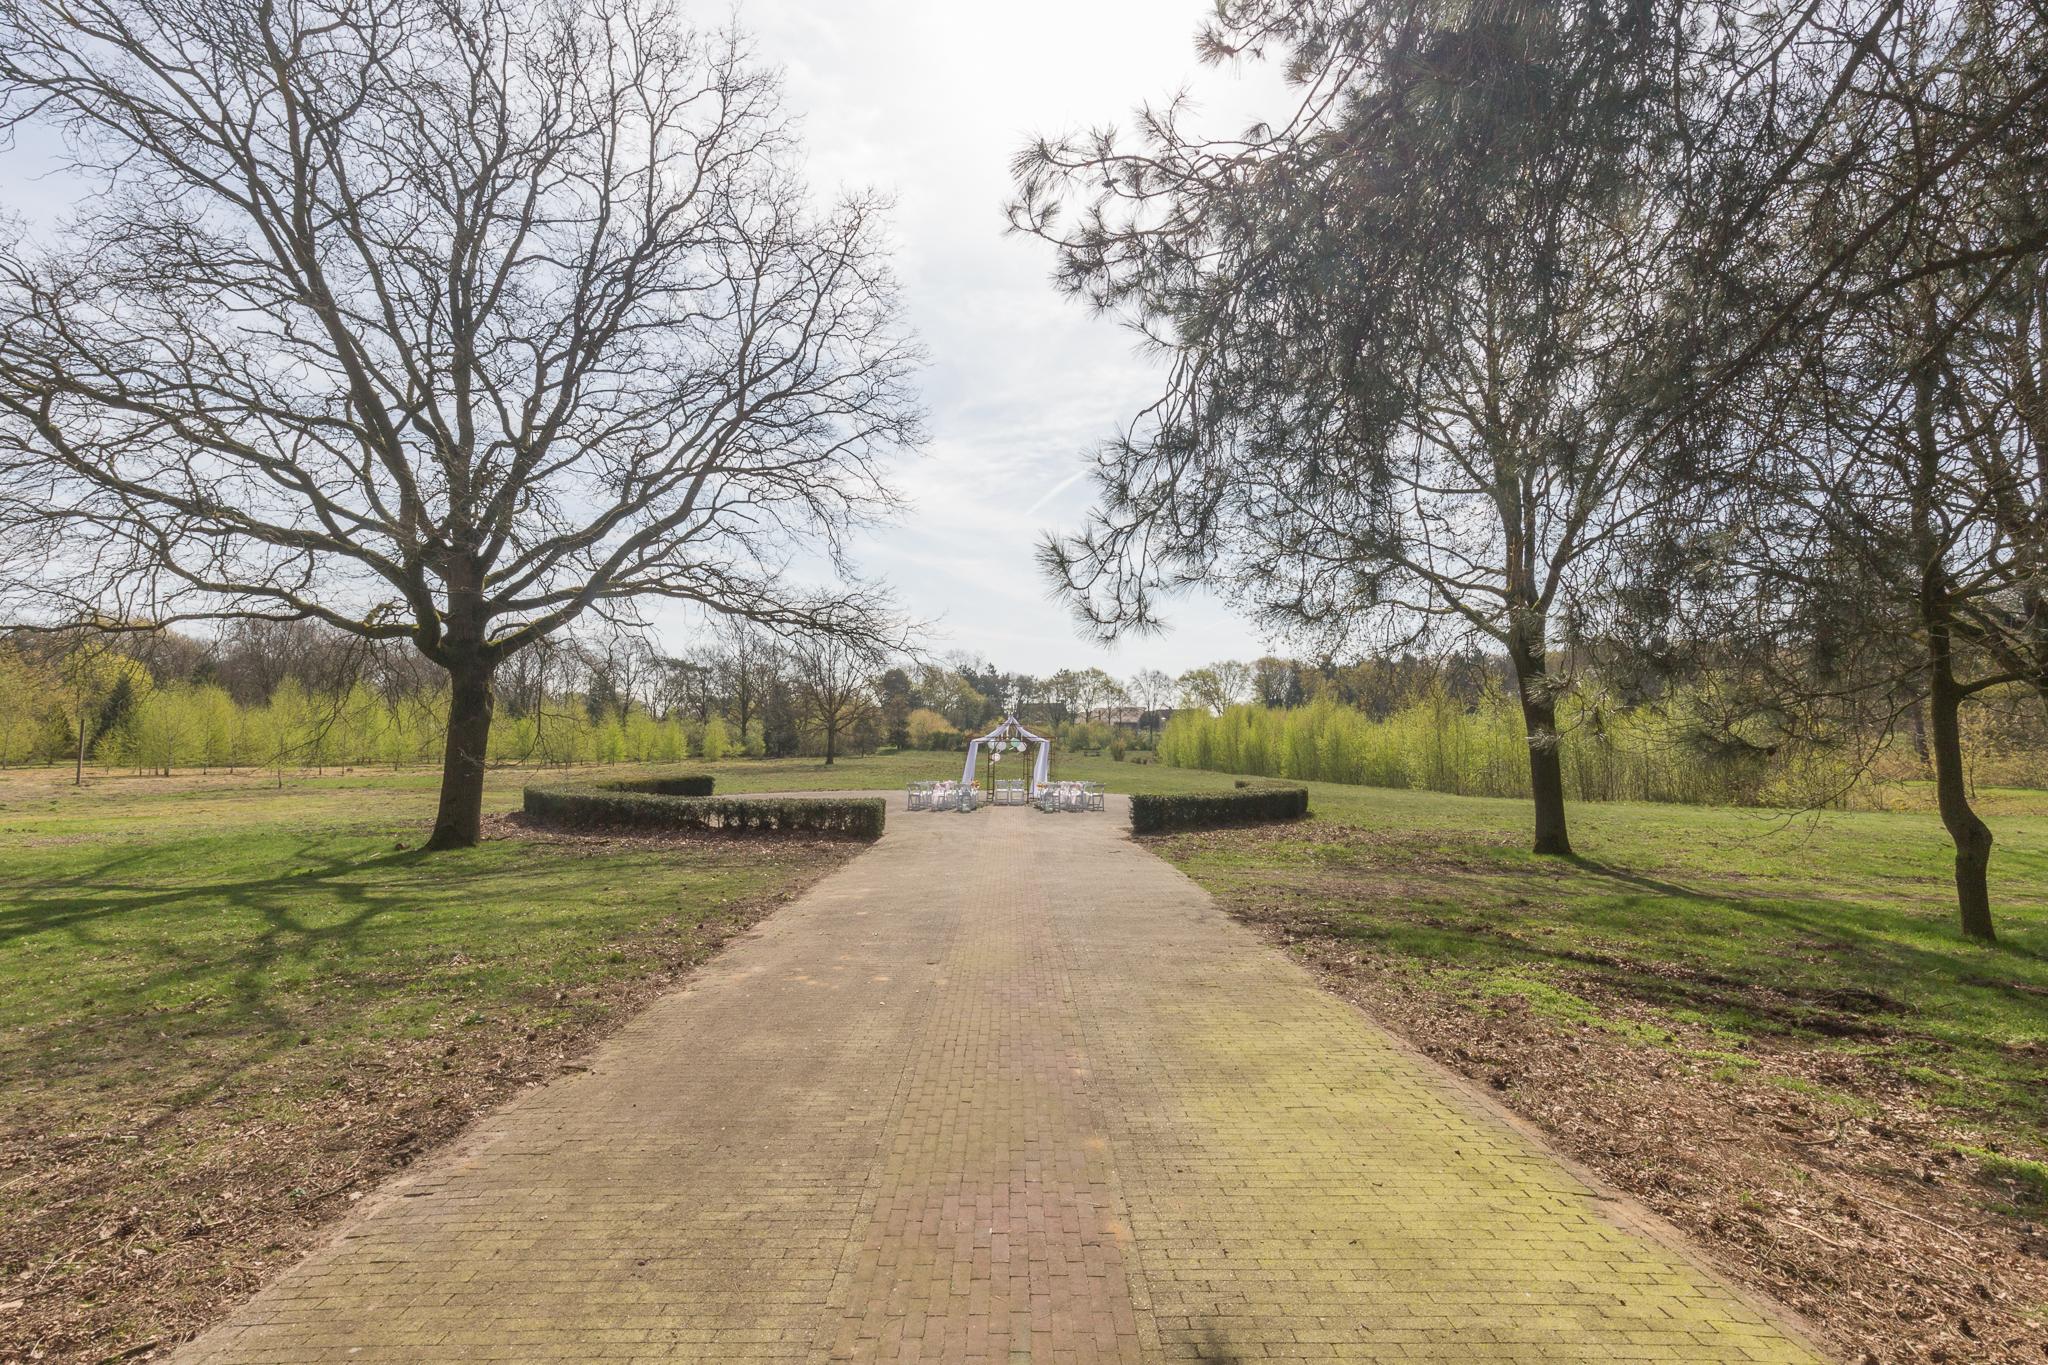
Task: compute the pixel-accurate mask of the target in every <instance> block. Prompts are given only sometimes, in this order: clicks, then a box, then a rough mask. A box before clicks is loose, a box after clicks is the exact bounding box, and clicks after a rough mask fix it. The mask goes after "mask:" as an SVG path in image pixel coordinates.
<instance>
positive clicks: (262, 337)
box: [0, 0, 920, 847]
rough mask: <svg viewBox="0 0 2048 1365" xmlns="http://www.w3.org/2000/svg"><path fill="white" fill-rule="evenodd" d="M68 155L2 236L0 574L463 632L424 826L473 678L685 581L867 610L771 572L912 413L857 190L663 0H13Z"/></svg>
mask: <svg viewBox="0 0 2048 1365" xmlns="http://www.w3.org/2000/svg"><path fill="white" fill-rule="evenodd" d="M29 124H37V125H43V126H45V127H53V128H55V129H58V130H61V132H62V133H63V134H64V136H65V139H66V145H67V146H68V147H69V149H70V155H71V163H72V164H71V170H72V173H73V174H72V179H71V182H70V183H73V184H77V185H80V186H82V187H83V188H84V189H86V190H87V191H88V192H87V193H85V194H82V195H81V196H80V197H79V201H78V204H77V207H76V208H75V209H74V210H73V211H72V213H71V215H70V216H69V217H68V218H67V219H66V220H64V221H63V222H62V223H60V224H57V225H55V226H54V227H52V228H45V229H43V230H41V231H38V232H33V233H31V232H26V231H22V230H17V231H16V232H15V234H14V236H13V237H12V238H11V239H8V240H4V241H0V534H4V536H5V537H6V545H5V547H4V548H5V549H6V550H7V551H8V556H7V562H8V563H9V565H10V566H12V567H13V568H15V569H16V570H17V571H18V572H16V573H15V574H14V575H13V581H12V582H11V584H10V585H9V586H10V588H11V589H12V592H11V594H10V595H11V604H12V606H11V610H12V614H14V615H16V616H17V617H22V618H38V619H44V620H48V619H55V618H57V617H60V616H67V615H68V616H75V617H79V618H87V619H114V620H121V621H134V622H146V623H149V624H151V625H161V624H163V623H166V622H171V621H179V620H192V619H198V618H223V617H227V618H233V617H243V618H248V617H255V618H271V619H310V620H315V621H321V622H325V623H326V624H328V625H330V626H333V627H336V628H338V629H340V630H343V631H347V632H350V633H352V634H354V635H358V636H362V637H367V638H369V639H373V640H404V641H410V642H411V643H412V644H413V645H415V646H416V647H417V648H418V650H419V651H420V652H421V653H422V654H423V655H425V657H426V658H428V659H430V660H431V661H432V662H433V663H434V664H436V665H438V666H439V667H440V668H442V669H443V670H445V671H446V674H447V679H448V687H449V694H450V700H449V723H448V734H447V746H446V755H445V770H444V775H443V780H442V789H441V802H440V810H439V814H438V817H437V821H436V824H435V828H434V832H433V836H432V840H431V846H433V847H448V846H457V845H464V844H468V843H472V842H474V841H475V839H476V838H477V832H478V820H479V813H480V808H481V798H482V782H483V764H484V756H485V744H486V739H487V735H488V732H489V727H490V723H491V716H492V678H493V675H494V673H495V672H496V670H497V669H498V667H499V666H500V665H501V664H502V663H503V662H504V661H505V660H506V659H507V658H509V657H511V656H513V655H514V654H516V653H517V652H518V651H520V650H522V649H525V648H527V647H529V646H531V645H532V644H534V643H535V642H536V641H539V640H542V639H544V638H545V637H547V636H549V635H550V634H552V633H553V632H556V631H558V630H561V629H562V628H563V627H565V626H567V625H569V624H570V623H571V622H572V621H575V620H576V619H577V618H578V617H579V616H581V615H582V614H584V613H586V612H596V613H601V614H605V615H611V616H619V615H630V614H632V612H633V604H634V603H636V602H639V601H642V600H644V599H648V598H670V599H678V600H682V601H685V602H689V603H694V604H698V605H700V606H701V607H704V608H708V609H710V610H711V611H713V612H716V613H724V614H727V615H729V616H736V617H743V618H748V619H752V620H756V621H761V622H766V623H769V624H771V625H773V626H776V627H779V628H785V629H790V630H803V631H807V632H812V633H819V632H822V633H825V634H830V635H842V636H846V637H849V638H853V639H856V640H868V639H875V638H878V637H882V636H885V635H886V634H887V633H888V625H887V613H886V603H885V602H884V601H883V600H882V599H881V598H880V597H879V596H878V595H876V594H875V593H873V592H872V591H870V590H867V589H865V588H863V587H861V586H860V585H858V584H857V583H852V584H840V585H837V586H832V587H828V588H825V589H806V588H803V587H800V586H795V585H793V584H791V583H790V582H789V581H788V580H787V579H786V578H785V577H784V576H783V575H782V574H781V573H780V572H779V571H778V567H777V566H778V565H780V564H783V563H785V562H787V560H788V557H789V556H790V555H791V554H792V553H793V552H795V551H796V550H798V549H799V548H810V549H823V550H825V551H826V552H828V553H831V554H834V555H836V553H837V549H838V546H839V544H840V537H841V534H842V532H843V531H844V530H845V528H847V527H848V526H849V525H851V524H853V523H855V522H857V521H859V520H861V519H863V518H865V517H868V516H870V515H872V514H875V513H878V512H880V511H883V510H885V509H886V508H887V507H888V506H889V505H890V503H891V496H890V493H889V490H888V488H887V485H886V483H885V481H884V479H883V477H882V472H881V469H880V463H881V461H883V460H884V459H885V458H886V457H887V456H888V454H889V453H890V452H891V451H892V449H894V448H896V447H898V446H901V445H903V444H905V443H908V442H913V441H915V440H916V439H917V437H918V425H919V420H920V418H919V413H918V410H917V405H916V402H915V399H914V397H913V395H912V392H911V390H910V382H911V373H912V370H913V367H914V364H915V360H916V356H915V354H914V350H913V348H912V346H911V344H910V343H909V342H908V340H907V338H906V336H905V335H904V333H903V331H902V330H901V328H900V326H899V317H898V304H897V298H896V287H895V284H894V282H893V279H892V277H891V275H890V272H889V270H888V268H887V263H886V260H885V258H884V253H883V246H882V243H881V239H880V234H879V231H878V225H877V220H876V208H877V206H876V203H875V202H874V201H873V200H872V199H871V198H867V197H862V196H851V197H847V198H844V199H842V200H841V201H839V202H837V203H834V204H831V205H828V206H817V205H814V204H813V202H812V201H811V199H810V197H809V196H808V194H807V193H806V190H805V187H804V186H803V184H802V183H801V181H800V179H799V176H798V174H797V160H798V158H797V148H796V147H795V145H794V143H793V142H792V139H791V136H790V132H789V129H788V126H787V122H786V119H785V117H784V114H783V111H782V109H781V106H780V103H779V92H778V87H777V82H776V80H775V78H774V77H773V76H772V74H771V73H770V72H768V71H767V70H766V69H764V68H763V67H761V66H759V65H758V64H756V63H755V62H754V61H753V60H752V59H751V57H750V55H749V52H748V50H747V47H746V44H745V42H744V41H743V39H742V38H741V37H739V36H738V35H736V34H734V33H731V32H714V33H703V32H696V31H693V30H691V29H690V28H688V27H687V26H685V25H684V24H683V23H682V22H681V21H680V20H678V19H677V18H676V17H675V15H674V13H673V11H672V9H671V8H670V7H667V6H660V5H654V4H649V3H646V0H209V2H208V3H203V4H187V3H183V2H182V0H78V2H77V3H73V2H72V0H65V2H64V3H57V0H0V130H16V129H20V128H21V127H23V126H24V125H29Z"/></svg>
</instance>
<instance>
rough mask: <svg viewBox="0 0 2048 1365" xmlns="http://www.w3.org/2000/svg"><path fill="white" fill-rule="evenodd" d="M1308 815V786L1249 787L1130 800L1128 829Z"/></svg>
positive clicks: (1144, 830)
mask: <svg viewBox="0 0 2048 1365" xmlns="http://www.w3.org/2000/svg"><path fill="white" fill-rule="evenodd" d="M1307 814H1308V788H1307V787H1248V788H1245V789H1244V790H1242V791H1231V792H1216V793H1205V794H1202V795H1193V794H1184V795H1180V796H1134V797H1132V798H1131V830H1132V832H1133V833H1136V834H1164V833H1167V832H1169V831H1171V830H1179V829H1216V828H1219V827H1222V826H1225V825H1256V824H1262V823H1264V822H1266V821H1270V820H1299V819H1301V818H1302V817H1303V816H1305V815H1307Z"/></svg>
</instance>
